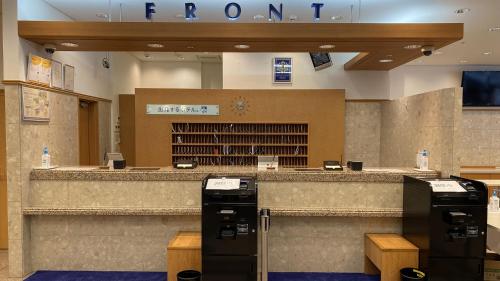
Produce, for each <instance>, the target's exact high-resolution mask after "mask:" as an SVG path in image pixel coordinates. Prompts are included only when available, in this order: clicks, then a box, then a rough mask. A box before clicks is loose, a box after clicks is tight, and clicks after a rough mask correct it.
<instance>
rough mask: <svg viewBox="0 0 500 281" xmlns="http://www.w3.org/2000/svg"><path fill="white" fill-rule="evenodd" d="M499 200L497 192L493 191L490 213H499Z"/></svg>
mask: <svg viewBox="0 0 500 281" xmlns="http://www.w3.org/2000/svg"><path fill="white" fill-rule="evenodd" d="M499 203H500V199H499V198H498V196H497V191H496V190H493V195H491V197H490V211H491V212H498V211H500V206H499Z"/></svg>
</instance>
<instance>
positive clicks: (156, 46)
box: [148, 43, 165, 49]
mask: <svg viewBox="0 0 500 281" xmlns="http://www.w3.org/2000/svg"><path fill="white" fill-rule="evenodd" d="M148 47H150V48H155V49H160V48H163V47H165V45H163V44H160V43H150V44H148Z"/></svg>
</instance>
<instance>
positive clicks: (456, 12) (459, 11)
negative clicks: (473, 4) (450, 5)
mask: <svg viewBox="0 0 500 281" xmlns="http://www.w3.org/2000/svg"><path fill="white" fill-rule="evenodd" d="M470 11H471V9H469V8H462V9H458V10H455V14H457V15H463V14H466V13H468V12H470Z"/></svg>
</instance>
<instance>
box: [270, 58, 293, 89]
mask: <svg viewBox="0 0 500 281" xmlns="http://www.w3.org/2000/svg"><path fill="white" fill-rule="evenodd" d="M273 83H276V84H291V83H292V58H274V59H273Z"/></svg>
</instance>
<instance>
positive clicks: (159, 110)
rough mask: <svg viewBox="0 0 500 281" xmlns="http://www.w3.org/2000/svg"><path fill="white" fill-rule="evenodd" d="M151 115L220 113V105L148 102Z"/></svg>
mask: <svg viewBox="0 0 500 281" xmlns="http://www.w3.org/2000/svg"><path fill="white" fill-rule="evenodd" d="M146 114H149V115H219V106H218V105H207V104H148V105H146Z"/></svg>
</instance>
